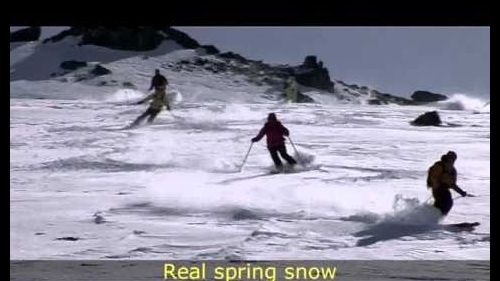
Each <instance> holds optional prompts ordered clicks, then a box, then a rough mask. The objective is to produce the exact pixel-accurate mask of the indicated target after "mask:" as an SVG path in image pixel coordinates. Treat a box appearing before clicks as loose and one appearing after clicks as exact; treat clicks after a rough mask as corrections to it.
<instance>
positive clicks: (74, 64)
mask: <svg viewBox="0 0 500 281" xmlns="http://www.w3.org/2000/svg"><path fill="white" fill-rule="evenodd" d="M85 66H87V62H84V61H76V60H67V61H63V62H62V63H61V65H60V67H61V68H62V69H65V70H76V69H78V68H81V67H85Z"/></svg>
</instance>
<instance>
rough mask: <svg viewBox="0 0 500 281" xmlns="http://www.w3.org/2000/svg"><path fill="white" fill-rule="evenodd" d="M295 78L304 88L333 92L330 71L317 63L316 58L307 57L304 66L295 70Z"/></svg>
mask: <svg viewBox="0 0 500 281" xmlns="http://www.w3.org/2000/svg"><path fill="white" fill-rule="evenodd" d="M293 76H294V77H295V80H297V82H298V83H299V84H301V85H304V86H308V87H313V88H317V89H322V90H327V91H331V90H333V87H334V83H333V82H332V81H331V80H330V75H329V73H328V70H327V69H326V68H324V67H322V66H320V65H319V64H318V63H317V61H316V56H307V57H306V58H305V59H304V62H303V63H302V65H300V66H298V67H295V68H293Z"/></svg>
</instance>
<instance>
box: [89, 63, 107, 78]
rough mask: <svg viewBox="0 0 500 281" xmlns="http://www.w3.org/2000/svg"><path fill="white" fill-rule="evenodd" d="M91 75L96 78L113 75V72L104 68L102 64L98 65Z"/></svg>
mask: <svg viewBox="0 0 500 281" xmlns="http://www.w3.org/2000/svg"><path fill="white" fill-rule="evenodd" d="M90 73H91V74H93V75H95V76H102V75H107V74H111V70H109V69H107V68H104V67H103V66H101V65H100V64H98V65H96V66H95V67H94V69H92V71H90Z"/></svg>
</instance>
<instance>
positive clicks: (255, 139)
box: [252, 125, 266, 142]
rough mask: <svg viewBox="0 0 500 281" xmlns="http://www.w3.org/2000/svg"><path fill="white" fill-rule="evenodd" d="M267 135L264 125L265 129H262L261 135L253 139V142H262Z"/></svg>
mask: <svg viewBox="0 0 500 281" xmlns="http://www.w3.org/2000/svg"><path fill="white" fill-rule="evenodd" d="M265 134H266V125H264V127H262V129H261V130H260V132H259V134H258V135H257V136H256V137H255V138H253V139H252V142H258V141H260V140H261V139H262V137H264V135H265Z"/></svg>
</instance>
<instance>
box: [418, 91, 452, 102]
mask: <svg viewBox="0 0 500 281" xmlns="http://www.w3.org/2000/svg"><path fill="white" fill-rule="evenodd" d="M411 98H412V100H414V101H416V102H436V101H443V100H447V99H448V97H447V96H445V95H441V94H436V93H431V92H428V91H416V92H414V93H413V94H412V95H411Z"/></svg>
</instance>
